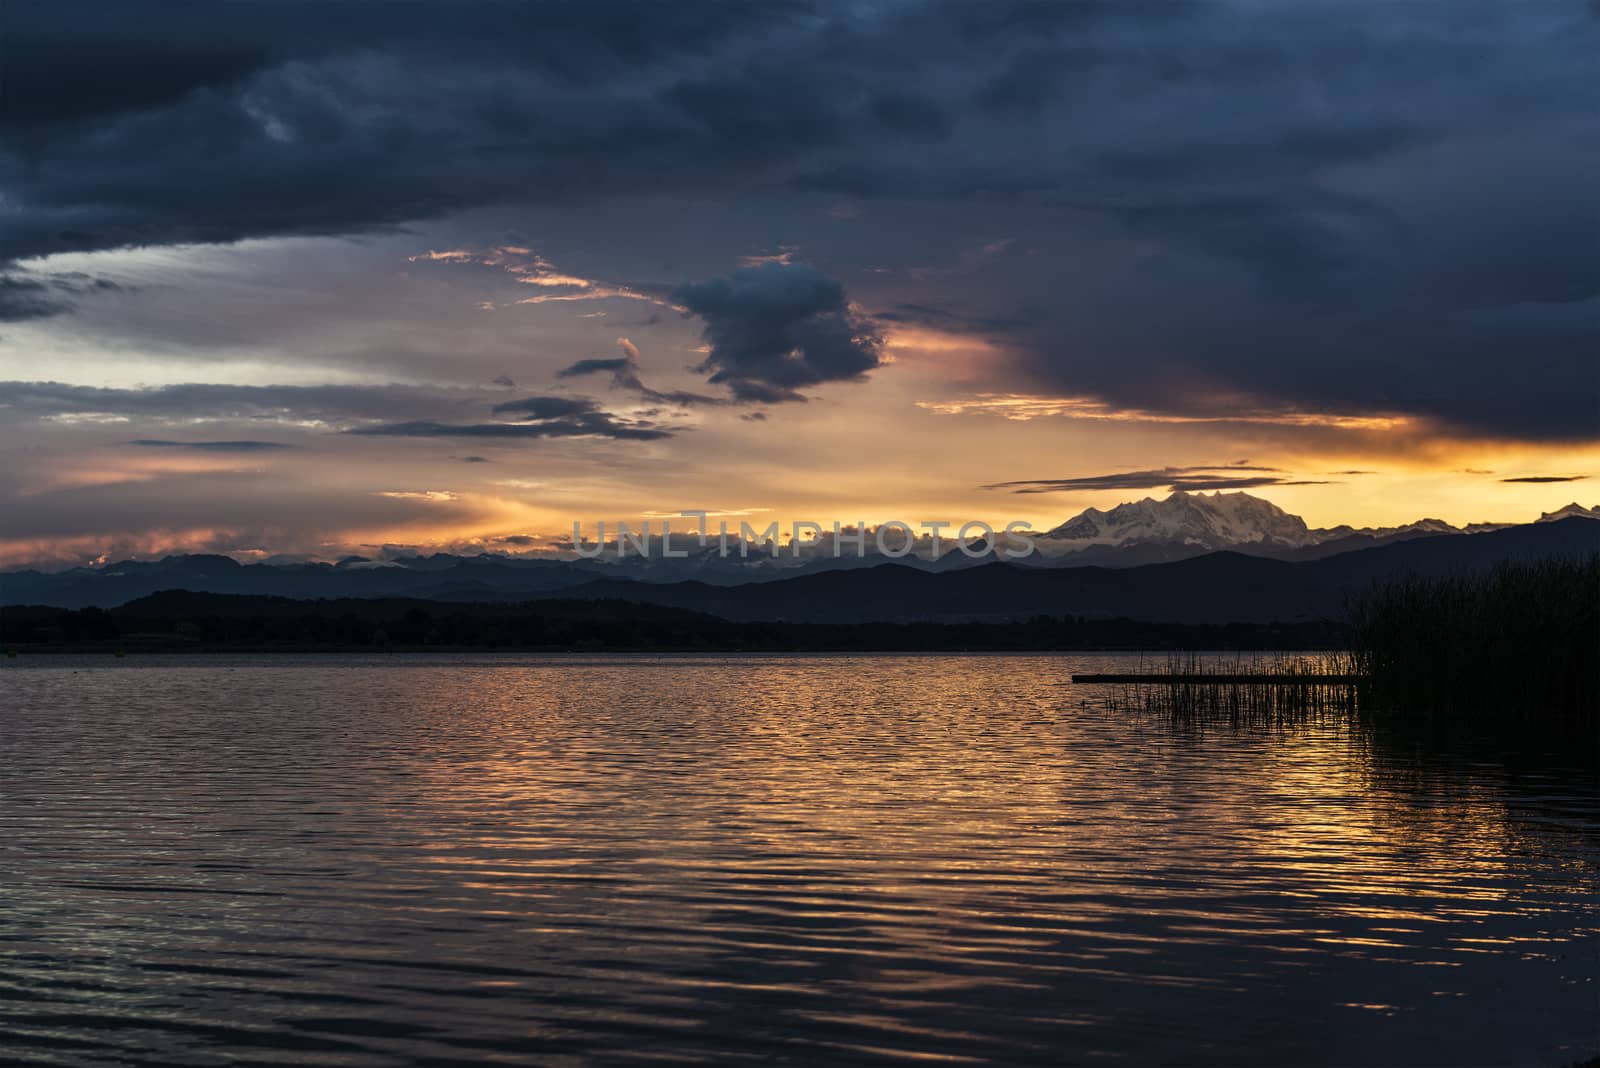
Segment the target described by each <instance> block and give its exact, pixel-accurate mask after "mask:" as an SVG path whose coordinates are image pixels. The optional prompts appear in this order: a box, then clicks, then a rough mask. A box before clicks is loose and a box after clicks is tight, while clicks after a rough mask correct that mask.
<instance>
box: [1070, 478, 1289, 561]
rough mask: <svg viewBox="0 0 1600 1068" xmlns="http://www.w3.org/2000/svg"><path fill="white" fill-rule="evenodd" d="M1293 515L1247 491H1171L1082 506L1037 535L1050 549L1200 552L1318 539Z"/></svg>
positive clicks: (1281, 544) (1287, 544)
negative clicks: (1160, 496) (1161, 496)
mask: <svg viewBox="0 0 1600 1068" xmlns="http://www.w3.org/2000/svg"><path fill="white" fill-rule="evenodd" d="M1317 540H1318V539H1317V537H1316V535H1315V533H1314V532H1313V531H1311V530H1310V529H1308V528H1307V527H1306V522H1305V520H1304V519H1301V518H1300V517H1299V516H1297V515H1290V514H1289V513H1288V512H1285V511H1284V510H1283V509H1282V508H1279V507H1278V506H1277V505H1275V504H1273V503H1272V502H1271V501H1264V500H1262V499H1261V498H1260V497H1252V496H1250V494H1248V493H1221V492H1218V493H1213V494H1211V495H1210V496H1207V495H1206V494H1204V493H1185V492H1182V491H1179V492H1176V493H1174V494H1172V496H1170V497H1168V498H1167V499H1166V500H1164V501H1158V500H1156V499H1155V498H1154V497H1146V498H1145V499H1144V500H1142V501H1130V502H1128V503H1127V504H1119V505H1117V506H1116V507H1115V508H1113V509H1111V510H1110V511H1108V512H1102V511H1101V510H1100V509H1098V508H1089V509H1085V510H1084V511H1082V512H1079V513H1078V514H1077V515H1076V516H1073V517H1072V518H1071V519H1069V520H1067V521H1066V522H1065V523H1062V524H1061V525H1060V526H1058V527H1056V528H1055V529H1054V530H1051V531H1049V532H1048V533H1046V534H1045V535H1044V536H1043V537H1042V538H1040V539H1039V545H1040V547H1041V548H1043V549H1045V550H1046V551H1048V552H1051V553H1059V552H1075V551H1079V550H1083V549H1088V548H1090V547H1093V546H1101V545H1106V546H1117V547H1119V548H1126V547H1128V546H1134V545H1152V544H1160V545H1172V546H1185V547H1189V548H1194V549H1198V550H1201V551H1210V550H1215V549H1235V548H1238V547H1240V546H1247V545H1248V546H1269V547H1274V548H1282V549H1298V548H1301V547H1303V546H1306V545H1313V544H1315V543H1316V541H1317Z"/></svg>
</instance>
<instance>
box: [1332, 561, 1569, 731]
mask: <svg viewBox="0 0 1600 1068" xmlns="http://www.w3.org/2000/svg"><path fill="white" fill-rule="evenodd" d="M1350 657H1351V662H1352V664H1353V665H1354V667H1355V670H1356V671H1357V672H1358V673H1360V674H1361V675H1362V676H1364V677H1365V680H1366V681H1365V683H1364V684H1363V691H1364V692H1363V694H1362V706H1363V708H1364V709H1367V710H1369V711H1370V712H1371V714H1373V715H1377V716H1380V717H1394V716H1404V717H1406V718H1408V719H1411V720H1414V721H1421V722H1431V723H1449V724H1459V725H1467V726H1581V725H1589V726H1594V725H1596V724H1597V721H1600V554H1591V555H1589V556H1587V557H1581V558H1555V559H1549V560H1542V561H1538V562H1536V563H1522V564H1513V563H1507V564H1502V565H1500V566H1498V567H1496V568H1494V569H1493V570H1490V571H1486V572H1480V573H1475V574H1463V575H1456V576H1450V577H1445V578H1433V579H1419V578H1412V579H1404V580H1400V581H1396V582H1390V583H1387V584H1385V585H1382V586H1380V587H1377V588H1375V589H1373V590H1372V591H1370V592H1368V593H1367V594H1366V595H1365V596H1362V597H1358V598H1356V599H1355V600H1354V602H1353V603H1352V604H1351V606H1350Z"/></svg>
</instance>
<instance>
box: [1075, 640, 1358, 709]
mask: <svg viewBox="0 0 1600 1068" xmlns="http://www.w3.org/2000/svg"><path fill="white" fill-rule="evenodd" d="M1157 674H1158V676H1167V677H1166V678H1160V677H1157V678H1153V679H1152V680H1151V681H1149V682H1136V683H1127V684H1123V685H1121V686H1119V687H1118V688H1117V689H1116V690H1115V691H1113V692H1112V693H1111V694H1110V696H1109V697H1108V698H1107V700H1106V706H1107V708H1108V709H1110V710H1112V711H1137V712H1140V713H1143V714H1147V715H1156V716H1161V717H1164V718H1167V719H1170V720H1172V721H1174V722H1176V723H1182V724H1188V725H1199V724H1203V723H1218V724H1228V725H1231V726H1246V725H1248V726H1266V727H1290V726H1300V725H1303V724H1305V723H1307V722H1311V721H1315V720H1321V719H1326V718H1349V717H1352V716H1354V715H1355V714H1356V713H1357V710H1358V698H1359V687H1358V686H1357V684H1355V683H1354V682H1353V681H1351V675H1352V674H1353V669H1352V665H1351V661H1350V658H1349V656H1348V655H1346V654H1343V653H1337V654H1333V655H1331V656H1328V655H1324V656H1281V657H1273V658H1270V659H1262V658H1249V659H1231V660H1218V659H1215V658H1204V659H1202V658H1201V657H1198V656H1195V655H1192V654H1191V655H1189V656H1187V657H1183V656H1173V657H1169V658H1168V659H1167V662H1166V664H1165V665H1164V666H1163V667H1162V668H1161V669H1160V670H1159V672H1158V673H1157ZM1240 676H1249V677H1250V679H1251V681H1239V677H1240ZM1263 680H1265V681H1263Z"/></svg>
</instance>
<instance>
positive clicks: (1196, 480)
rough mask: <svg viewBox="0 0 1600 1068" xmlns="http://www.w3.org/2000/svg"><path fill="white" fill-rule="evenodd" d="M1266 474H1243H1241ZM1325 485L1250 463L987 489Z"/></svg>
mask: <svg viewBox="0 0 1600 1068" xmlns="http://www.w3.org/2000/svg"><path fill="white" fill-rule="evenodd" d="M1247 471H1249V472H1263V473H1261V474H1241V472H1247ZM1324 485H1328V483H1326V482H1320V481H1307V480H1304V479H1287V478H1283V477H1282V473H1281V472H1279V471H1278V469H1277V468H1273V467H1259V466H1253V465H1250V464H1228V465H1226V466H1223V467H1163V468H1159V469H1157V470H1153V471H1121V472H1117V473H1115V474H1109V475H1082V476H1078V477H1076V478H1045V479H1024V480H1021V481H1015V482H995V483H992V484H990V485H987V486H984V487H983V488H984V489H998V490H1010V491H1011V492H1012V493H1063V492H1068V491H1074V490H1077V491H1083V490H1142V489H1169V490H1173V491H1175V492H1176V491H1179V490H1183V491H1189V492H1198V491H1201V490H1224V489H1253V488H1255V487H1258V486H1324Z"/></svg>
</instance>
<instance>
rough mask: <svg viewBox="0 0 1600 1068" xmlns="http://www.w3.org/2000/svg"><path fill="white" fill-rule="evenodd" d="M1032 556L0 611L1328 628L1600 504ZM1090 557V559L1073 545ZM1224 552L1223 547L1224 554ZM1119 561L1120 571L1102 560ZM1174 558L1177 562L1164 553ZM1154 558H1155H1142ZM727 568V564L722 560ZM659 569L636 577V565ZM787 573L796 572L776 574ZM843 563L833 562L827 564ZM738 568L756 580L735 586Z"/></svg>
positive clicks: (549, 572)
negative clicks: (457, 612) (590, 615)
mask: <svg viewBox="0 0 1600 1068" xmlns="http://www.w3.org/2000/svg"><path fill="white" fill-rule="evenodd" d="M1039 540H1040V542H1041V543H1047V542H1048V543H1051V544H1049V545H1048V547H1047V548H1045V550H1044V551H1042V552H1041V553H1038V554H1035V556H1033V557H1028V558H1026V559H1023V560H1020V561H1010V562H996V561H994V560H993V558H989V559H987V560H976V561H974V560H969V559H968V558H966V557H965V556H963V555H962V554H960V553H958V552H951V553H949V554H948V555H947V557H946V558H945V560H944V561H942V562H941V563H942V564H943V566H938V565H933V564H930V563H929V562H928V561H923V560H917V559H916V558H914V557H907V558H904V559H901V560H895V561H886V560H885V559H884V558H882V557H871V556H869V557H867V558H866V559H864V560H862V559H855V558H851V557H847V558H845V559H843V560H837V561H836V560H831V559H827V558H823V559H820V560H819V559H815V558H813V559H811V560H809V561H807V560H804V559H802V560H801V561H800V565H799V566H791V565H788V564H786V563H785V562H784V561H783V560H782V559H781V558H780V559H779V560H773V559H771V558H770V557H766V556H762V557H760V558H759V561H758V558H757V557H756V556H755V555H754V554H752V557H751V558H750V560H749V561H744V560H741V559H740V558H739V556H738V555H737V554H735V555H733V556H731V557H729V558H727V559H726V560H720V559H711V560H707V559H706V557H705V554H700V557H701V558H700V560H699V561H696V560H693V559H691V560H689V561H687V563H688V564H689V565H691V567H693V566H694V565H696V564H697V563H698V565H699V568H700V570H699V571H698V573H697V572H696V571H695V570H690V571H688V574H689V575H693V576H697V577H685V573H684V572H683V571H676V570H674V568H673V567H671V566H666V565H682V564H684V563H685V561H680V560H670V561H667V560H661V559H659V558H657V559H652V560H649V561H636V560H635V559H630V560H627V561H623V562H621V563H617V562H606V561H600V560H572V561H568V560H552V559H547V558H526V557H513V556H498V555H490V554H484V555H477V556H452V555H449V554H442V553H441V554H433V555H428V556H422V555H408V556H401V557H398V558H396V559H393V560H369V559H365V558H361V557H349V558H346V559H344V560H341V561H338V562H336V563H318V562H303V561H292V562H282V563H254V564H241V563H239V562H238V561H236V560H234V559H232V558H231V557H227V556H217V555H183V556H168V557H165V558H163V559H160V560H154V561H124V562H121V563H118V564H111V565H105V566H100V567H82V568H70V569H67V570H64V571H59V572H53V573H45V572H39V571H33V570H22V571H11V572H4V573H0V604H6V605H20V604H37V605H49V606H56V607H61V608H84V607H113V606H116V605H121V604H125V603H127V602H129V601H132V600H135V599H137V598H141V597H146V596H148V595H150V594H153V593H156V592H159V591H163V590H189V591H193V592H196V593H227V594H254V595H270V596H280V597H298V598H307V599H325V598H338V597H357V598H376V597H410V598H421V599H429V600H437V601H455V602H493V601H514V600H536V599H541V598H549V597H565V598H578V599H599V598H612V599H618V600H624V601H631V602H634V603H640V604H655V605H663V606H669V607H675V608H684V609H690V610H693V611H697V612H706V613H710V614H712V615H718V616H722V617H724V618H728V619H740V620H757V619H788V620H795V621H818V622H855V621H864V620H875V619H899V620H921V619H942V620H948V619H1018V618H1026V617H1028V616H1031V615H1041V614H1042V615H1061V614H1072V615H1078V616H1088V617H1096V618H1099V617H1113V616H1124V617H1129V618H1138V619H1145V620H1151V621H1159V620H1170V621H1174V622H1251V621H1257V622H1270V621H1275V620H1299V619H1314V618H1328V615H1329V613H1336V612H1337V611H1338V610H1339V609H1340V607H1341V605H1342V603H1343V600H1344V598H1345V597H1347V596H1348V594H1349V593H1350V592H1352V591H1355V590H1357V589H1360V588H1364V587H1365V586H1369V585H1370V584H1371V583H1372V582H1374V581H1379V580H1381V579H1384V578H1387V577H1393V576H1395V575H1399V574H1407V573H1430V572H1437V571H1438V570H1440V569H1446V570H1448V569H1451V568H1455V569H1461V568H1471V567H1481V566H1484V565H1488V564H1492V563H1494V562H1496V561H1498V560H1510V559H1530V558H1537V557H1540V556H1548V555H1556V554H1573V553H1584V552H1594V551H1600V509H1589V508H1582V507H1580V506H1578V505H1572V506H1569V507H1568V508H1564V509H1561V510H1560V511H1558V512H1552V513H1547V514H1545V515H1544V516H1541V517H1540V519H1539V520H1538V521H1536V522H1534V523H1529V524H1523V525H1520V526H1499V525H1493V526H1491V525H1488V524H1481V525H1478V526H1477V527H1476V528H1467V529H1460V528H1456V527H1452V526H1449V525H1448V524H1439V523H1437V522H1436V521H1433V520H1424V521H1421V522H1419V523H1414V524H1409V525H1407V526H1406V527H1397V528H1389V529H1382V530H1353V529H1351V528H1348V527H1337V528H1331V529H1327V530H1313V529H1310V528H1307V527H1306V525H1305V523H1304V522H1303V521H1302V520H1300V519H1299V518H1298V517H1296V516H1292V515H1288V514H1287V513H1284V512H1282V511H1281V510H1280V509H1278V508H1276V507H1275V506H1273V505H1271V504H1270V503H1268V502H1266V501H1261V500H1259V499H1258V498H1253V497H1250V496H1249V495H1247V494H1243V493H1236V494H1217V495H1213V496H1204V495H1190V494H1173V496H1172V497H1170V498H1168V499H1167V500H1166V501H1159V502H1157V501H1139V502H1134V503H1132V504H1129V505H1123V506H1120V507H1118V508H1113V509H1111V510H1110V511H1108V512H1099V511H1096V510H1093V509H1091V510H1089V511H1088V512H1085V513H1083V514H1082V515H1080V516H1077V517H1075V518H1074V519H1072V520H1070V521H1069V522H1067V523H1064V524H1062V525H1061V526H1060V527H1057V528H1056V529H1055V530H1053V531H1051V532H1049V533H1048V534H1046V535H1042V536H1040V539H1039ZM1067 546H1079V547H1078V548H1064V547H1067ZM1213 546H1218V547H1219V548H1212V547H1213ZM1119 552H1120V553H1121V554H1122V555H1120V556H1115V560H1116V562H1117V563H1118V564H1120V565H1122V566H1106V565H1104V564H1098V563H1095V562H1093V561H1094V558H1095V556H1096V555H1099V556H1105V555H1108V554H1113V555H1114V554H1117V553H1119ZM1162 554H1166V556H1165V557H1163V555H1162ZM1141 555H1144V556H1145V557H1146V558H1147V560H1148V562H1140V556H1141ZM713 557H714V554H713ZM636 562H637V563H638V564H643V565H648V566H639V567H635V566H630V565H633V564H635V563H636ZM778 564H783V565H784V567H785V569H783V570H780V569H776V568H773V567H772V566H771V565H778ZM828 565H835V566H828ZM741 566H743V567H746V568H747V570H746V571H744V572H743V573H742V574H743V575H744V576H745V581H743V582H739V581H738V580H737V578H734V579H733V580H732V581H730V580H729V576H730V575H734V576H737V575H739V574H740V572H739V571H738V570H737V569H738V568H740V567H741Z"/></svg>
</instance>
